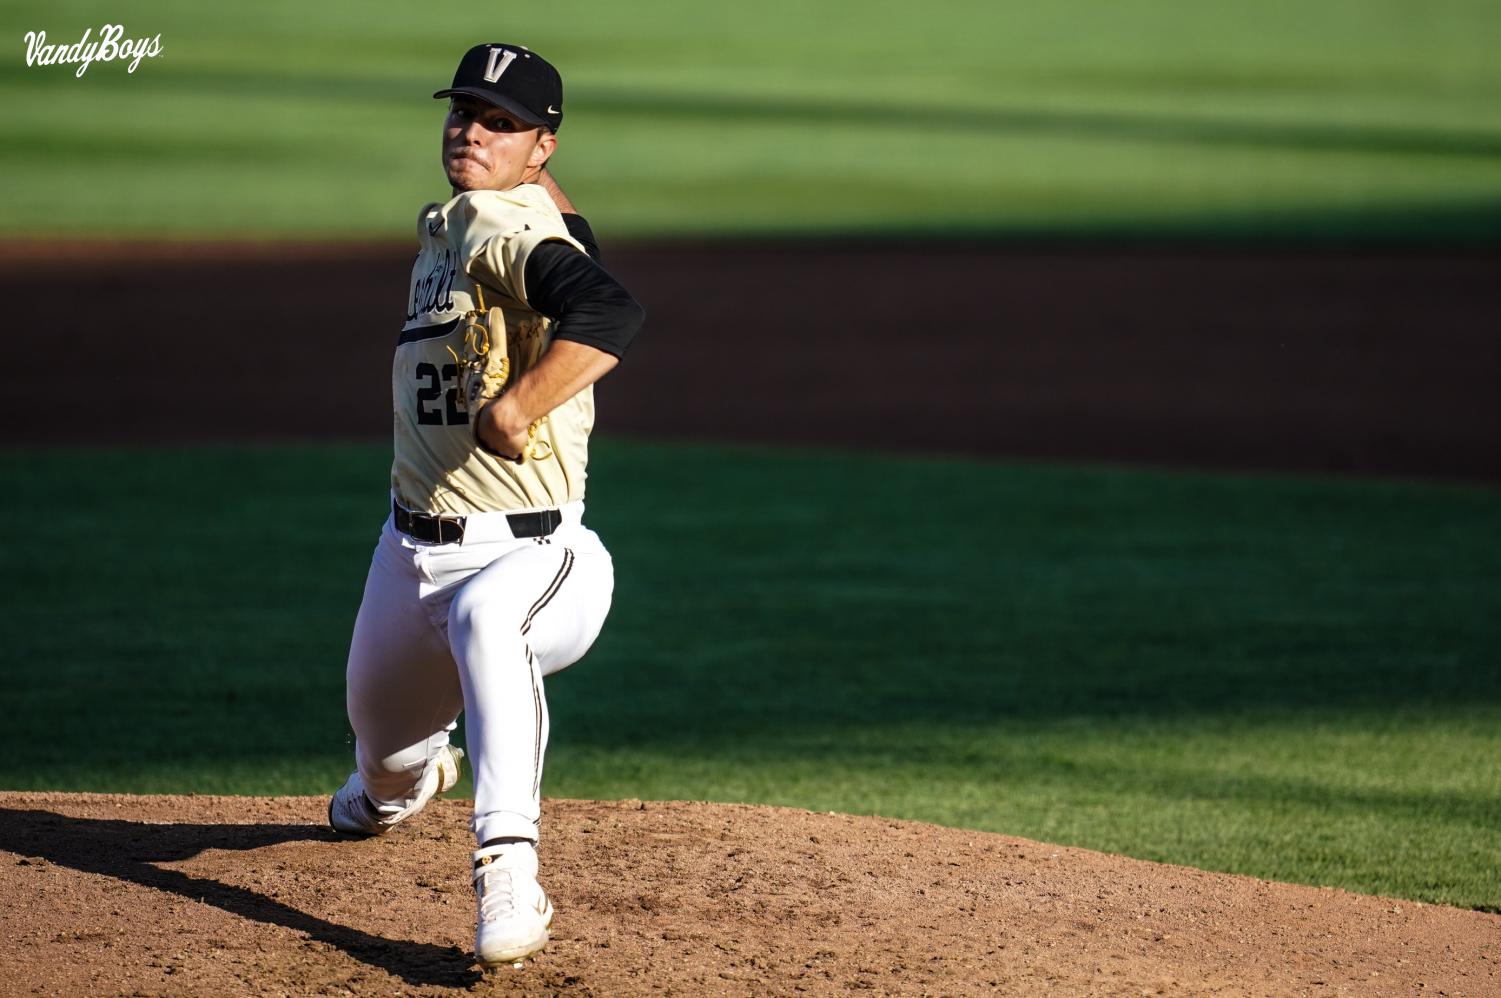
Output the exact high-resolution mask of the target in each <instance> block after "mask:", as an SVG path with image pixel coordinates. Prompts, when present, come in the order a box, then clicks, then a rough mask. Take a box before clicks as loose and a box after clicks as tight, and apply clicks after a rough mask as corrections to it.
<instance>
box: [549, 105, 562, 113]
mask: <svg viewBox="0 0 1501 998" xmlns="http://www.w3.org/2000/svg"><path fill="white" fill-rule="evenodd" d="M547 113H548V114H562V113H563V112H562V111H561V110H559V109H558V108H555V107H553V106H552V105H551V104H549V105H547Z"/></svg>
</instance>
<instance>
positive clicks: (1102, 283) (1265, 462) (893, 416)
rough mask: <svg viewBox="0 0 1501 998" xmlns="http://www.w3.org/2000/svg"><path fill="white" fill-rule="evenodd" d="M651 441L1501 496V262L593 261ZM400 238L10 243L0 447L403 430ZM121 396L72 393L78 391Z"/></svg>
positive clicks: (1076, 255) (619, 406)
mask: <svg viewBox="0 0 1501 998" xmlns="http://www.w3.org/2000/svg"><path fill="white" fill-rule="evenodd" d="M605 263H606V264H607V265H608V266H609V268H610V269H611V270H613V271H614V272H615V273H616V274H617V275H619V276H620V278H621V279H622V281H623V282H624V283H625V284H626V286H628V287H629V288H631V290H632V292H633V293H635V294H636V296H637V297H638V298H639V299H640V300H641V302H642V303H643V304H644V305H645V306H646V309H647V324H646V328H645V329H644V330H643V332H642V334H641V336H640V338H639V341H638V342H637V343H636V344H635V345H634V346H633V347H632V348H631V352H630V354H629V355H628V356H627V358H626V361H625V363H624V364H622V366H621V368H620V371H619V372H618V373H615V374H611V375H610V376H608V377H607V378H605V379H604V381H602V382H601V383H600V386H599V390H598V399H599V427H600V430H601V431H602V432H605V433H615V434H619V433H627V434H639V435H642V436H648V437H653V438H669V439H671V438H685V437H687V438H696V439H700V440H750V441H758V442H764V443H771V444H784V443H792V444H797V445H802V446H821V445H828V444H834V445H838V446H844V447H859V448H874V449H878V450H897V451H901V452H904V453H909V454H910V453H919V454H927V453H936V454H950V453H964V454H979V455H986V456H1003V457H1024V458H1044V459H1057V458H1063V459H1069V460H1084V461H1105V462H1114V463H1128V464H1132V463H1144V464H1157V465H1196V466H1208V467H1219V468H1237V469H1242V468H1244V469H1258V470H1279V471H1284V470H1285V471H1299V472H1319V473H1337V474H1362V475H1370V474H1375V475H1399V476H1420V477H1421V476H1438V477H1449V478H1464V479H1473V480H1482V481H1491V482H1495V481H1501V392H1497V391H1496V390H1495V384H1494V382H1495V372H1496V371H1497V370H1498V369H1501V337H1498V336H1497V335H1496V330H1497V329H1501V296H1498V295H1497V294H1496V293H1495V286H1496V275H1497V273H1498V272H1501V270H1498V264H1501V253H1498V252H1497V251H1496V250H1494V249H1449V250H1445V249H1438V248H1433V249H1402V248H1393V249H1387V250H1381V249H1363V250H1339V249H1309V248H1302V249H1295V250H1287V249H1283V250H1278V249H1275V248H1235V247H1192V246H1178V247H1173V246H1167V247H1152V246H1143V247H1130V246H1053V247H1047V246H1042V247H1023V246H1008V245H1002V244H987V243H953V244H950V243H939V242H921V241H914V240H911V239H898V238H893V239H888V240H880V241H878V240H871V241H867V242H859V243H828V242H815V241H803V242H796V241H778V242H771V241H768V242H763V243H733V242H720V243H711V244H704V245H684V244H670V245H658V246H650V245H647V246H631V245H624V246H619V247H613V246H611V245H607V246H606V248H605ZM410 265H411V249H410V247H409V246H406V245H401V244H374V245H363V244H343V245H312V244H306V245H303V244H298V245H287V246H277V245H256V244H224V245H208V246H205V245H198V244H192V243H182V244H140V245H132V244H90V243H83V242H76V243H62V244H43V243H17V242H11V243H0V294H3V296H4V299H5V301H6V302H7V305H8V317H9V321H10V328H11V329H12V330H13V335H11V336H10V337H9V338H8V340H7V345H8V347H9V349H10V362H9V363H8V364H7V365H6V366H5V368H4V369H3V370H0V443H9V444H18V443H20V444H27V443H29V444H49V443H95V444H97V443H123V442H131V443H141V442H145V443H155V442H161V441H171V442H192V441H196V442H216V441H223V440H288V439H291V440H307V439H329V438H335V439H369V440H389V439H390V432H391V412H390V407H391V393H390V365H391V350H392V346H393V344H394V342H395V339H396V334H397V331H398V330H399V329H400V327H401V324H402V322H403V318H404V310H405V305H406V291H407V285H408V271H409V269H410ZM80 383H81V384H83V385H85V386H87V390H88V391H89V392H91V393H93V394H94V395H97V396H99V397H100V398H102V399H107V403H108V404H107V405H98V406H96V405H80V404H78V399H79V397H80V395H79V384H80Z"/></svg>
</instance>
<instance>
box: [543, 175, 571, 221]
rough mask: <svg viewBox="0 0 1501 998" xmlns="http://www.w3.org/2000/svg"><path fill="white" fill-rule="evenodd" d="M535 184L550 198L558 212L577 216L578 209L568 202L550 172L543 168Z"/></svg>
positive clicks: (566, 196)
mask: <svg viewBox="0 0 1501 998" xmlns="http://www.w3.org/2000/svg"><path fill="white" fill-rule="evenodd" d="M537 183H538V184H540V185H541V186H542V189H543V190H544V191H546V192H547V193H548V195H549V196H550V197H551V198H552V200H553V203H554V204H556V205H557V206H558V210H559V211H561V212H562V213H563V214H565V215H569V214H574V215H576V214H578V209H577V208H575V207H574V206H573V202H572V201H570V200H568V195H567V194H564V193H563V188H561V187H559V186H558V181H557V178H556V177H554V176H553V175H552V171H550V170H548V169H547V168H546V167H543V168H542V173H541V174H540V175H538V177H537Z"/></svg>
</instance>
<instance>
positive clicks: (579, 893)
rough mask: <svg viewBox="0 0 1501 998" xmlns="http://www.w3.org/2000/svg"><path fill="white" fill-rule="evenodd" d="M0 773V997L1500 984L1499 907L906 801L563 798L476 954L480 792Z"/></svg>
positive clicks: (1145, 990) (1360, 989)
mask: <svg viewBox="0 0 1501 998" xmlns="http://www.w3.org/2000/svg"><path fill="white" fill-rule="evenodd" d="M323 809H324V801H323V800H322V799H313V798H285V799H274V800H272V799H260V798H232V797H126V796H108V795H92V794H88V795H77V794H51V793H5V794H0V851H3V853H4V855H3V856H0V895H3V897H4V898H5V904H4V905H3V907H0V938H4V940H5V945H4V947H3V948H0V992H4V993H8V994H30V993H37V994H85V993H89V994H206V993H215V992H219V993H225V992H227V993H236V994H238V993H256V994H283V993H285V994H299V995H301V994H350V993H353V994H361V995H363V994H383V995H385V994H394V993H404V994H411V993H417V994H442V993H448V992H451V991H458V990H474V991H481V992H485V991H492V990H493V991H500V992H516V993H526V994H553V993H565V994H581V995H591V994H592V995H618V994H641V993H647V992H675V993H679V994H690V995H693V994H732V995H741V994H744V995H751V994H755V995H764V994H794V993H806V994H829V993H834V992H844V991H848V990H871V991H877V992H883V993H903V994H975V993H1010V994H1034V993H1037V992H1041V991H1044V990H1053V991H1055V992H1058V993H1066V994H1092V995H1094V994H1099V995H1114V994H1131V995H1140V994H1182V995H1188V994H1192V995H1203V994H1258V995H1261V994H1300V995H1301V994H1330V995H1333V994H1360V995H1376V994H1383V995H1384V994H1393V995H1395V994H1402V995H1413V994H1433V995H1438V994H1448V995H1475V996H1478V995H1495V994H1501V968H1498V964H1501V916H1495V915H1488V914H1484V913H1479V912H1470V911H1460V910H1457V909H1453V908H1442V907H1433V906H1425V905H1421V904H1415V903H1412V902H1406V901H1392V900H1390V899H1383V898H1374V897H1363V896H1360V895H1355V894H1348V893H1345V892H1342V891H1334V890H1327V889H1318V888H1311V887H1296V886H1291V885H1287V884H1275V883H1267V882H1265V881H1259V880H1253V879H1250V878H1247V877H1232V876H1225V875H1222V874H1214V873H1204V872H1201V871H1198V870H1190V869H1185V868H1181V867H1172V866H1163V865H1159V864H1155V863H1146V862H1141V861H1137V860H1130V859H1122V858H1120V857H1117V856H1107V855H1104V854H1101V853H1095V852H1088V851H1086V850H1082V849H1067V848H1060V847H1055V846H1047V845H1043V844H1040V843H1037V842H1030V841H1027V840H1024V839H1016V838H1010V837H1007V836H1001V835H989V834H983V833H978V832H965V831H957V830H954V829H947V828H939V827H935V826H932V825H924V824H918V823H915V822H905V821H890V820H886V819H881V818H856V817H849V816H847V815H836V814H811V813H807V812H802V811H793V810H787V809H779V808H760V807H743V806H732V805H723V804H692V803H647V804H641V803H636V802H611V803H601V802H595V801H568V800H559V801H549V802H548V803H547V805H546V808H545V810H544V822H543V824H544V833H545V841H544V847H543V853H542V856H543V874H544V877H543V879H544V883H545V884H546V886H547V887H548V888H549V890H550V891H551V893H552V895H553V898H554V900H555V902H556V905H557V910H558V917H557V921H556V922H555V923H554V930H553V931H554V938H553V941H552V943H551V944H550V945H549V946H548V948H547V950H546V951H545V952H544V953H543V954H541V955H540V956H539V957H538V958H537V959H535V960H534V961H531V962H529V963H528V964H527V966H526V967H525V968H524V969H522V970H512V969H509V968H507V969H505V970H504V971H501V972H491V973H490V974H488V975H486V974H481V973H480V972H479V971H478V970H477V969H475V968H474V967H473V965H472V964H471V963H470V957H469V946H470V943H471V932H472V928H473V927H472V922H471V919H472V917H473V910H472V909H473V902H472V899H471V895H470V893H469V886H468V879H467V869H468V854H469V850H470V837H469V832H468V826H467V817H468V803H467V802H465V801H446V802H439V803H436V804H435V805H434V806H433V807H431V808H430V809H429V811H428V813H425V814H424V815H422V816H421V817H420V818H418V819H415V820H414V821H413V822H412V823H411V824H410V825H406V826H403V827H401V828H399V829H397V830H396V831H395V832H393V833H392V834H391V835H390V836H388V837H386V838H383V839H375V840H368V841H349V840H341V839H339V838H337V837H336V836H334V835H333V834H332V833H331V832H329V831H327V830H326V829H325V828H324V826H323V824H322V821H323Z"/></svg>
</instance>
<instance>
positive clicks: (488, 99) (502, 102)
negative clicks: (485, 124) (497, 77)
mask: <svg viewBox="0 0 1501 998" xmlns="http://www.w3.org/2000/svg"><path fill="white" fill-rule="evenodd" d="M456 94H460V95H463V96H465V97H473V98H474V99H476V100H482V101H484V102H485V103H486V104H490V105H492V106H494V107H498V108H500V109H501V110H502V111H505V112H506V113H507V114H510V115H513V116H515V118H516V120H517V121H520V122H522V123H523V124H527V125H545V124H547V119H545V118H538V117H536V116H535V115H534V114H532V112H530V111H528V110H527V109H526V108H524V107H522V106H521V105H520V104H517V103H516V102H515V101H513V100H507V99H506V98H504V97H498V96H496V95H495V94H492V93H490V92H489V91H488V90H481V89H480V88H479V87H455V88H453V89H450V90H439V91H438V92H437V93H435V94H433V98H434V99H435V100H436V99H438V98H440V97H453V96H454V95H456Z"/></svg>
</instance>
